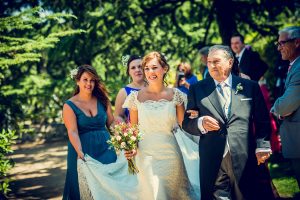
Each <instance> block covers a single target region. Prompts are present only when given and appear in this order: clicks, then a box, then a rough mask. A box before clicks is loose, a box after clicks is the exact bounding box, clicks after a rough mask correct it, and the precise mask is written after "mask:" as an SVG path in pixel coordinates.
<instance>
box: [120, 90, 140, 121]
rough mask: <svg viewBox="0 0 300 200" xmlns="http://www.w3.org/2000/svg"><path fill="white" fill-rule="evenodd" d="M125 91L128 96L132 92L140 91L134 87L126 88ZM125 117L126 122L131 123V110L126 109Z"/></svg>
mask: <svg viewBox="0 0 300 200" xmlns="http://www.w3.org/2000/svg"><path fill="white" fill-rule="evenodd" d="M124 89H125V91H126V95H127V96H128V95H129V94H130V93H131V92H132V91H139V90H140V89H137V88H132V87H128V86H126V87H124ZM124 114H125V117H126V120H128V121H130V117H129V110H128V108H125V112H124Z"/></svg>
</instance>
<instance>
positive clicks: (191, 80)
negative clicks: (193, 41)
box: [176, 62, 198, 94]
mask: <svg viewBox="0 0 300 200" xmlns="http://www.w3.org/2000/svg"><path fill="white" fill-rule="evenodd" d="M177 72H182V73H183V76H178V78H177V82H176V85H177V88H178V89H179V90H180V91H181V92H183V93H185V94H187V93H188V91H189V88H190V86H191V85H192V84H195V83H197V81H198V79H197V77H196V76H195V75H194V74H193V70H192V67H191V65H190V64H188V63H186V62H182V63H180V64H179V65H178V67H177Z"/></svg>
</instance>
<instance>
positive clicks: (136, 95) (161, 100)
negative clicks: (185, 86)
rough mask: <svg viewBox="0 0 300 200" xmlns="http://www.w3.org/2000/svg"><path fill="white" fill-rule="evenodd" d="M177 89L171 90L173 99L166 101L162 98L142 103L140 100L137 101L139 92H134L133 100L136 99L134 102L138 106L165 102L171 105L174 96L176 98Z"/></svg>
mask: <svg viewBox="0 0 300 200" xmlns="http://www.w3.org/2000/svg"><path fill="white" fill-rule="evenodd" d="M176 90H177V89H176V88H173V97H172V99H171V100H168V99H165V98H162V99H158V100H151V99H148V100H146V101H143V102H141V101H140V100H138V98H137V97H138V93H139V91H134V92H135V99H136V101H137V102H138V103H140V104H144V103H162V102H163V103H165V102H167V103H171V102H174V99H175V96H176V92H177V91H176Z"/></svg>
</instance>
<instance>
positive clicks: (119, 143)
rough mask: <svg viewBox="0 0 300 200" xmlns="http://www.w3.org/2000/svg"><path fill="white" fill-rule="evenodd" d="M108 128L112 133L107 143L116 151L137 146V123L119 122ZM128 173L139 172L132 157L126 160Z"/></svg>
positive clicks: (139, 135) (138, 135)
mask: <svg viewBox="0 0 300 200" xmlns="http://www.w3.org/2000/svg"><path fill="white" fill-rule="evenodd" d="M110 130H111V131H112V132H113V133H114V135H113V136H112V137H111V139H110V140H108V141H107V143H108V144H109V145H110V146H111V148H114V149H115V150H116V151H121V150H125V151H131V150H134V149H136V148H137V144H138V142H139V141H140V140H141V134H140V132H139V129H138V126H137V125H132V124H130V123H125V122H119V123H117V124H115V125H114V126H113V127H111V128H110ZM128 172H129V174H136V173H138V172H139V170H138V168H137V166H136V164H135V161H134V158H131V159H129V160H128Z"/></svg>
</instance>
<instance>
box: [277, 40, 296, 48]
mask: <svg viewBox="0 0 300 200" xmlns="http://www.w3.org/2000/svg"><path fill="white" fill-rule="evenodd" d="M295 39H296V38H293V39H288V40H283V41H279V42H275V43H274V44H275V45H276V46H277V47H282V46H283V45H284V44H285V43H288V42H291V41H293V40H295Z"/></svg>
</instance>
